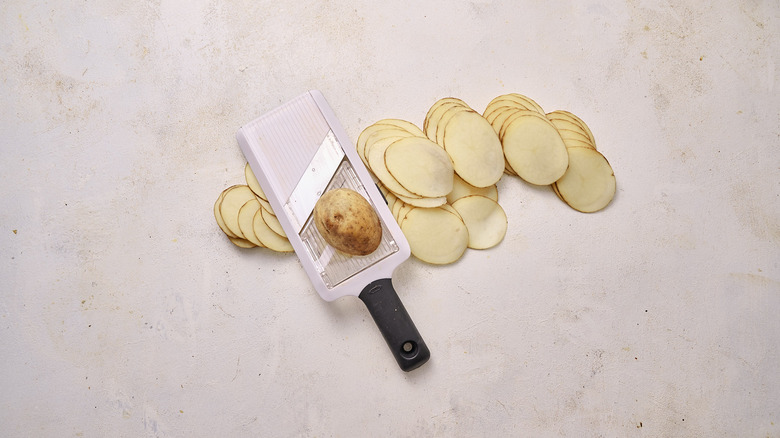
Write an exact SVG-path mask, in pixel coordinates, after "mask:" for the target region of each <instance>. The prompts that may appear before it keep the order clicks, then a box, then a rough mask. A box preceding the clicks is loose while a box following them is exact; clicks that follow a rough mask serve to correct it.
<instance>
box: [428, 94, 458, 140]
mask: <svg viewBox="0 0 780 438" xmlns="http://www.w3.org/2000/svg"><path fill="white" fill-rule="evenodd" d="M452 107H466V108H468V105H467V104H466V102H464V101H462V100H460V99H458V98H455V97H445V98H443V99H439V100H437V101H436V103H434V104H433V105H432V106H431V108H430V109H429V110H428V113H427V114H425V121H424V123H423V132H425V135H426V136H427V137H428V138H430V139H431V140H435V139H436V133H435V131H433V132H432V129H434V128H436V125H437V124H438V122H439V119H440V118H441V116H442V114H444V112H446V111H447V110H448V109H450V108H452Z"/></svg>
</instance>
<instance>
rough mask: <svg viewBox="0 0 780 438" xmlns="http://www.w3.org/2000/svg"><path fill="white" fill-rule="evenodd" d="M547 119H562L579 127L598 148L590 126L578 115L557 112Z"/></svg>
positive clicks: (548, 114)
mask: <svg viewBox="0 0 780 438" xmlns="http://www.w3.org/2000/svg"><path fill="white" fill-rule="evenodd" d="M547 117H548V118H562V119H565V120H569V121H571V122H573V123H575V124H577V125H579V126H580V127H581V128H582V129H583V131H584V132H585V134H586V135H587V136H588V138H590V141H591V143H592V144H593V146H594V147H595V146H596V137H594V136H593V132H591V130H590V128H589V127H588V125H587V124H586V123H585V122H584V121H583V120H582V119H581V118H579V117H577V116H576V115H574V114H572V113H570V112H569V111H564V110H555V111H552V112H550V113H547Z"/></svg>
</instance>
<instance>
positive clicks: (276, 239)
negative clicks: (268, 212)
mask: <svg viewBox="0 0 780 438" xmlns="http://www.w3.org/2000/svg"><path fill="white" fill-rule="evenodd" d="M252 230H253V231H254V232H255V236H257V238H258V239H259V240H260V242H262V243H263V245H265V246H266V247H267V248H268V249H271V250H273V251H277V252H292V251H293V247H292V245H291V244H290V241H289V240H287V238H286V237H282V236H280V235H279V234H277V233H275V232H274V230H272V229H271V227H269V226H268V224H267V223H266V222H265V221H264V220H263V211H262V210H258V211H257V212H256V213H255V216H254V217H253V218H252Z"/></svg>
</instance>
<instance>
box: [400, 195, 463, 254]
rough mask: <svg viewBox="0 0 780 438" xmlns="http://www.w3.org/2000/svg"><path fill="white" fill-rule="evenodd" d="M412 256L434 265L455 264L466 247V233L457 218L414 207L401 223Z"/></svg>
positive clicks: (452, 215)
mask: <svg viewBox="0 0 780 438" xmlns="http://www.w3.org/2000/svg"><path fill="white" fill-rule="evenodd" d="M401 230H402V231H403V232H404V235H405V236H406V240H407V241H408V242H409V246H410V247H411V249H412V255H414V256H415V257H417V258H418V259H420V260H422V261H424V262H426V263H431V264H434V265H444V264H449V263H453V262H455V261H457V260H458V259H459V258H460V257H461V256H462V255H463V253H464V252H465V251H466V248H468V242H469V233H468V230H466V225H465V224H464V223H463V221H462V220H461V219H460V217H458V216H457V215H455V214H453V213H451V212H449V211H447V210H446V209H444V208H441V207H437V208H415V209H413V210H411V211H409V212H408V213H406V216H405V217H404V218H403V219H402V221H401Z"/></svg>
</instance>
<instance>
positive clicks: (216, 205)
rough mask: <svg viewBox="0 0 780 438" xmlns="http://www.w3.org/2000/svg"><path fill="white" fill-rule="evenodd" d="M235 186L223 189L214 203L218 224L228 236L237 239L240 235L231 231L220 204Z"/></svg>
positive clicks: (215, 217)
mask: <svg viewBox="0 0 780 438" xmlns="http://www.w3.org/2000/svg"><path fill="white" fill-rule="evenodd" d="M233 187H235V186H231V187H228V188H227V189H225V190H223V191H222V193H220V194H219V197H218V198H217V201H216V202H215V203H214V219H216V221H217V226H218V227H219V229H220V230H222V232H223V233H225V235H226V236H228V237H230V238H233V239H237V238H238V236H236V235H235V234H234V233H233V232H232V231H230V228H228V227H227V225H225V221H224V219H222V213H220V212H219V206H220V205H221V204H222V200H223V199H224V198H225V193H226V192H227V191H228V190H230V189H232V188H233Z"/></svg>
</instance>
